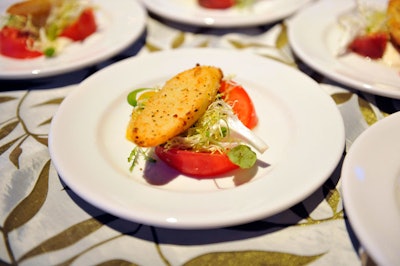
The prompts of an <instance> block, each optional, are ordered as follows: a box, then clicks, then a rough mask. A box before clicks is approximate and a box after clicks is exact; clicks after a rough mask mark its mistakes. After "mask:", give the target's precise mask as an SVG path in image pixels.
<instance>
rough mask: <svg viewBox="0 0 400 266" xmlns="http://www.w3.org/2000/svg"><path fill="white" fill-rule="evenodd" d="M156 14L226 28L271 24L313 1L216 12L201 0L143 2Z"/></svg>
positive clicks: (266, 2)
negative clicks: (198, 1) (200, 0)
mask: <svg viewBox="0 0 400 266" xmlns="http://www.w3.org/2000/svg"><path fill="white" fill-rule="evenodd" d="M142 2H143V4H144V5H145V6H146V7H147V8H148V9H149V10H150V11H151V12H153V13H155V14H157V15H159V16H162V17H165V18H167V19H171V20H173V21H177V22H180V23H186V24H190V25H196V26H204V27H213V28H226V27H246V26H255V25H260V24H267V23H271V22H274V21H277V20H280V19H283V18H285V17H287V16H289V15H292V14H293V13H294V12H295V11H297V10H298V9H299V8H301V7H303V6H304V5H305V4H307V3H308V2H310V0H296V1H293V0H256V1H255V3H254V5H253V6H251V7H248V8H242V9H240V8H229V9H225V10H215V9H206V8H202V7H200V6H199V5H198V4H197V0H142Z"/></svg>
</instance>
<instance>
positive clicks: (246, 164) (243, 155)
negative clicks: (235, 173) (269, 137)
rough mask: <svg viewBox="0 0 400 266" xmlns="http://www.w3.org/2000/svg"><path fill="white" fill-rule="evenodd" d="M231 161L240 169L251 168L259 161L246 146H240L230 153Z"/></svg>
mask: <svg viewBox="0 0 400 266" xmlns="http://www.w3.org/2000/svg"><path fill="white" fill-rule="evenodd" d="M228 157H229V160H230V161H231V162H232V163H234V164H236V165H238V166H240V168H244V169H245V168H250V167H252V166H253V165H254V164H255V163H256V161H257V155H256V153H255V152H254V151H252V150H251V149H250V147H249V146H246V145H238V146H236V147H234V148H232V149H231V150H229V152H228Z"/></svg>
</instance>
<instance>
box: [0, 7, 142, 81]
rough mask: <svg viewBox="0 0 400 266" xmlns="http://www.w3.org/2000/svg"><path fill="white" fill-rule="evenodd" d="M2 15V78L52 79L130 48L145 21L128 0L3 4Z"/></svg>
mask: <svg viewBox="0 0 400 266" xmlns="http://www.w3.org/2000/svg"><path fill="white" fill-rule="evenodd" d="M0 14H1V20H0V41H1V44H2V45H1V46H0V58H1V60H0V78H3V79H24V78H39V77H45V76H51V75H55V74H61V73H64V72H68V71H72V70H76V69H78V68H81V67H84V66H87V65H90V64H94V63H97V62H99V61H101V60H104V59H106V58H108V57H111V56H112V55H115V54H116V53H118V52H120V51H121V50H123V49H124V48H126V47H127V46H128V45H129V44H131V43H132V42H133V41H134V40H135V39H136V38H138V37H139V35H140V34H141V33H142V31H143V29H144V23H145V11H144V10H143V8H142V7H141V6H140V5H139V4H137V3H130V2H129V1H119V2H118V4H112V5H111V4H110V3H108V2H107V1H104V0H93V1H82V0H73V1H60V0H27V1H2V2H1V3H0ZM132 14H134V17H135V19H133V20H132V18H131V15H132ZM124 31H126V34H120V33H121V32H124Z"/></svg>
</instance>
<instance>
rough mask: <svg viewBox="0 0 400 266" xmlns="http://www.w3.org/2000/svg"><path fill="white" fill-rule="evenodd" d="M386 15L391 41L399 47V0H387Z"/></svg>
mask: <svg viewBox="0 0 400 266" xmlns="http://www.w3.org/2000/svg"><path fill="white" fill-rule="evenodd" d="M387 15H388V22H387V25H388V29H389V34H390V38H391V41H392V42H393V44H394V45H395V46H397V47H400V0H389V3H388V8H387Z"/></svg>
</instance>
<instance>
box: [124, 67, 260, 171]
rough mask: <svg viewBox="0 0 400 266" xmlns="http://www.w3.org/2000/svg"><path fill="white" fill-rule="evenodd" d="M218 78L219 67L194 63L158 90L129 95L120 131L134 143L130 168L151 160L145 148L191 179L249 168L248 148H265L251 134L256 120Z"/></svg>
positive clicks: (241, 96)
mask: <svg viewBox="0 0 400 266" xmlns="http://www.w3.org/2000/svg"><path fill="white" fill-rule="evenodd" d="M223 77H224V75H223V72H222V70H221V69H219V68H216V67H212V66H199V65H198V66H196V67H194V68H192V69H189V70H186V71H184V72H181V73H179V74H177V75H176V76H174V77H173V78H171V79H170V80H168V81H167V82H166V84H165V85H164V86H163V87H162V88H161V89H148V88H139V89H135V90H134V91H132V92H131V93H130V94H129V95H128V101H129V103H130V104H131V105H132V106H133V107H134V109H133V112H132V115H131V119H130V122H129V126H128V128H127V133H126V135H127V138H128V140H130V141H132V142H133V143H135V144H136V147H135V148H134V150H133V151H132V152H131V156H130V157H129V160H130V161H132V166H131V167H132V168H133V167H134V166H135V164H136V163H137V160H138V157H139V156H140V155H143V157H145V158H147V159H151V160H153V161H154V162H155V161H156V160H155V159H154V158H151V157H150V156H148V155H147V153H148V152H149V150H148V149H149V148H151V147H152V148H154V151H155V154H156V156H157V157H158V158H160V159H161V160H162V161H164V162H165V163H166V164H168V165H170V166H172V167H173V168H175V169H177V170H178V171H179V172H180V173H182V174H185V175H189V176H196V177H197V178H216V177H218V175H221V174H225V173H227V172H229V171H232V170H234V169H238V168H242V169H248V168H251V167H253V166H254V164H255V163H256V160H257V155H256V153H255V152H253V151H252V149H251V148H250V146H249V145H248V144H249V143H251V145H252V146H254V147H255V148H256V149H257V150H258V151H259V152H261V153H263V152H265V151H266V150H267V148H268V145H267V144H266V143H265V142H264V141H263V140H262V139H261V138H259V137H258V136H256V135H255V134H254V133H253V132H252V131H251V129H252V128H254V127H255V126H256V125H257V122H258V118H257V115H256V111H255V108H254V105H253V102H252V101H251V99H250V97H249V96H248V94H247V93H246V91H245V89H244V88H243V87H242V86H240V85H239V84H237V83H235V82H233V81H232V80H223ZM141 92H142V93H141ZM144 149H147V150H146V151H145V150H144Z"/></svg>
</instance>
